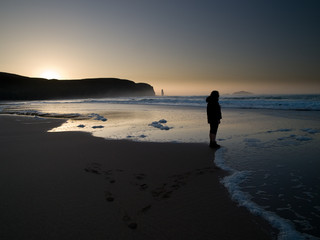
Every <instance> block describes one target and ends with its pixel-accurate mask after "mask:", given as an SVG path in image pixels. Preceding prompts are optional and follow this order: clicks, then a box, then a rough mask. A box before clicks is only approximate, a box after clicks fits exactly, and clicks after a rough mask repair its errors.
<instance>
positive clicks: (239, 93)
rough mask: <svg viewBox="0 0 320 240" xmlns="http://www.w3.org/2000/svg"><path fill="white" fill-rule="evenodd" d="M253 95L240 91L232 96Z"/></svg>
mask: <svg viewBox="0 0 320 240" xmlns="http://www.w3.org/2000/svg"><path fill="white" fill-rule="evenodd" d="M252 94H253V93H251V92H246V91H239V92H234V93H232V95H252Z"/></svg>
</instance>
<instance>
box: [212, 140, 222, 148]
mask: <svg viewBox="0 0 320 240" xmlns="http://www.w3.org/2000/svg"><path fill="white" fill-rule="evenodd" d="M209 147H211V148H220V147H221V146H220V145H219V144H217V142H216V141H210V145H209Z"/></svg>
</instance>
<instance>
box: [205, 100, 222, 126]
mask: <svg viewBox="0 0 320 240" xmlns="http://www.w3.org/2000/svg"><path fill="white" fill-rule="evenodd" d="M206 101H207V103H208V105H207V116H208V123H217V122H218V123H220V119H221V118H222V116H221V107H220V104H219V102H218V99H216V98H213V97H211V96H209V97H207V99H206Z"/></svg>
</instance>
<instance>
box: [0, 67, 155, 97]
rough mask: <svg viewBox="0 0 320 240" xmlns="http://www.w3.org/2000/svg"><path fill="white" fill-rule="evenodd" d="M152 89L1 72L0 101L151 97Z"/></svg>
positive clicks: (113, 81) (108, 80)
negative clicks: (48, 78)
mask: <svg viewBox="0 0 320 240" xmlns="http://www.w3.org/2000/svg"><path fill="white" fill-rule="evenodd" d="M154 95H155V92H154V90H153V87H152V86H151V85H149V84H147V83H135V82H133V81H130V80H124V79H118V78H90V79H79V80H47V79H43V78H30V77H25V76H20V75H16V74H11V73H4V72H0V100H41V99H71V98H103V97H121V96H154Z"/></svg>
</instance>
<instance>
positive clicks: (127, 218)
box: [122, 214, 138, 230]
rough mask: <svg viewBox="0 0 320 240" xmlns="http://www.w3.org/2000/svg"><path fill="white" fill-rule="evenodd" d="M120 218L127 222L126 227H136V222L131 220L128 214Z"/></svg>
mask: <svg viewBox="0 0 320 240" xmlns="http://www.w3.org/2000/svg"><path fill="white" fill-rule="evenodd" d="M122 220H123V221H124V222H125V223H126V224H127V226H128V228H131V229H133V230H134V229H137V227H138V224H137V223H136V222H133V221H132V219H131V217H130V216H129V215H128V214H125V215H124V216H123V217H122Z"/></svg>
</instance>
